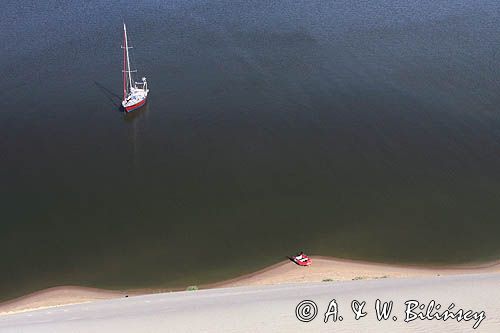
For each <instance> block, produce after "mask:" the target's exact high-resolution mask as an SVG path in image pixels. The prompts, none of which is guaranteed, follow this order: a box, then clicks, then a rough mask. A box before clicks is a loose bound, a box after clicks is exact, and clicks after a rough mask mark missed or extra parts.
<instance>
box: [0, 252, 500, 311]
mask: <svg viewBox="0 0 500 333" xmlns="http://www.w3.org/2000/svg"><path fill="white" fill-rule="evenodd" d="M312 259H313V264H312V265H311V266H309V267H300V266H297V265H295V264H294V263H292V262H291V261H289V260H284V261H281V262H279V263H277V264H274V265H272V266H269V267H267V268H264V269H262V270H259V271H257V272H254V273H251V274H247V275H243V276H240V277H237V278H234V279H230V280H225V281H221V282H217V283H213V284H207V285H200V286H198V287H199V288H200V289H212V288H226V287H240V286H265V285H279V284H288V283H314V282H329V281H350V280H375V279H387V278H410V277H411V278H418V277H432V276H447V275H464V274H479V273H500V262H498V261H495V262H490V263H481V264H464V265H456V266H411V265H390V264H381V263H370V262H364V261H354V260H346V259H339V258H330V257H320V256H314V257H312ZM166 291H171V290H170V289H169V290H167V289H165V290H163V289H139V290H105V289H97V288H87V287H78V286H59V287H55V288H48V289H44V290H40V291H37V292H35V293H32V294H29V295H25V296H23V297H19V298H16V299H13V300H10V301H7V302H4V303H1V304H0V315H5V314H11V313H17V312H24V311H30V310H35V309H44V308H50V307H57V306H62V305H68V304H78V303H87V302H93V301H98V300H105V299H115V298H124V297H129V296H138V295H147V294H154V293H158V292H166Z"/></svg>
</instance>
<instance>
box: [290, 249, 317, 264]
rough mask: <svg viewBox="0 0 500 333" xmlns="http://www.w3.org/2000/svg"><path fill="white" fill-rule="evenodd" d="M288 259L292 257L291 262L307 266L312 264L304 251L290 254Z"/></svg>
mask: <svg viewBox="0 0 500 333" xmlns="http://www.w3.org/2000/svg"><path fill="white" fill-rule="evenodd" d="M290 259H292V260H293V262H294V263H296V264H297V265H299V266H309V265H311V264H312V260H311V258H309V257H308V256H306V255H305V254H304V252H300V253H299V254H298V255H296V256H292V257H291V258H290Z"/></svg>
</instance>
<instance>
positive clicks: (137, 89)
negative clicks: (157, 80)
mask: <svg viewBox="0 0 500 333" xmlns="http://www.w3.org/2000/svg"><path fill="white" fill-rule="evenodd" d="M123 43H124V44H125V45H124V46H122V48H123V101H122V106H123V109H124V110H125V112H130V111H134V110H136V109H138V108H140V107H141V106H143V105H144V104H146V101H147V98H148V92H149V89H148V83H147V81H146V78H145V77H143V78H142V81H141V82H135V81H133V80H132V73H133V72H137V70H131V69H130V57H129V52H128V50H129V49H130V48H131V47H129V46H128V38H127V27H126V26H125V23H123Z"/></svg>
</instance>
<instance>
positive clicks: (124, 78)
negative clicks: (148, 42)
mask: <svg viewBox="0 0 500 333" xmlns="http://www.w3.org/2000/svg"><path fill="white" fill-rule="evenodd" d="M126 40H127V29H126V28H125V23H123V45H124V46H122V48H123V100H125V98H127V64H126V57H127V56H126V54H127V53H126V52H127V47H126V43H127V42H126Z"/></svg>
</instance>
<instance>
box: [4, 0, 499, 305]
mask: <svg viewBox="0 0 500 333" xmlns="http://www.w3.org/2000/svg"><path fill="white" fill-rule="evenodd" d="M499 10H500V4H499V3H498V2H497V1H492V0H490V1H426V0H424V1H403V0H401V1H396V0H384V1H351V0H349V1H347V0H346V1H319V0H310V1H285V0H278V1H260V0H250V1H234V0H231V1H225V0H224V1H202V0H186V1H180V0H172V1H141V2H132V1H126V2H111V1H87V2H85V3H84V4H82V2H80V1H66V2H64V3H63V4H61V2H60V1H45V2H44V3H43V4H42V3H41V2H39V1H27V0H21V1H15V2H14V1H7V2H4V3H3V4H2V11H1V12H0V50H1V52H0V54H1V57H0V72H1V73H2V79H1V80H0V100H1V108H0V184H1V187H0V211H1V215H0V216H1V217H0V267H1V274H0V298H8V297H11V296H14V295H19V294H23V293H25V292H26V291H30V290H35V289H39V288H42V287H47V286H54V285H60V284H82V285H92V286H99V287H114V288H122V287H134V288H135V287H148V286H155V287H156V286H158V287H161V286H163V287H165V286H181V287H182V286H186V285H190V284H200V283H204V282H210V281H215V280H219V279H222V278H229V277H234V276H235V275H238V274H240V273H244V272H249V271H252V270H254V269H257V268H260V267H263V266H266V265H268V264H271V263H274V262H276V261H279V260H282V259H283V257H284V256H285V255H288V254H290V253H292V252H294V251H297V250H299V249H304V250H306V251H308V252H309V253H312V254H322V255H333V256H340V257H347V258H361V259H368V260H376V261H398V262H419V263H422V262H434V263H436V262H448V263H452V262H464V261H470V260H488V259H493V258H498V257H499V256H500V242H499V233H500V222H499V218H498V217H499V216H500V172H499V171H500V108H499V104H500V80H499V77H500V66H499V64H500V59H499V56H500V24H499V22H498V15H497V13H498V12H499ZM123 19H124V20H125V21H126V22H127V24H128V29H129V32H130V41H131V44H132V45H133V46H135V48H134V50H133V51H134V53H133V55H134V57H133V62H134V63H135V65H136V67H137V68H138V69H139V72H140V73H139V74H145V75H147V77H148V81H149V84H150V88H151V92H150V100H149V104H148V106H147V107H146V108H145V109H144V110H142V111H140V112H137V113H136V114H134V115H133V117H128V118H125V117H124V115H123V113H120V112H119V111H118V108H117V106H118V105H119V103H120V98H121V96H120V94H121V84H122V83H121V66H122V64H121V56H122V55H121V52H122V50H121V49H120V45H121V33H122V32H121V22H122V20H123Z"/></svg>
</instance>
